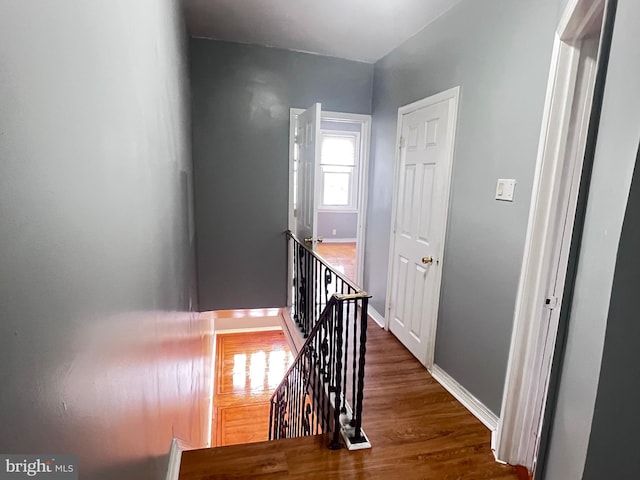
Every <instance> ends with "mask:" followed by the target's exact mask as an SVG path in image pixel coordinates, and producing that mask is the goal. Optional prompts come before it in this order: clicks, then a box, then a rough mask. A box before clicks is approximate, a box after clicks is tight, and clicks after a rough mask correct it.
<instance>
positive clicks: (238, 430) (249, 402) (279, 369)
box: [211, 331, 293, 446]
mask: <svg viewBox="0 0 640 480" xmlns="http://www.w3.org/2000/svg"><path fill="white" fill-rule="evenodd" d="M216 342H217V343H216V381H215V392H214V399H213V415H214V416H213V428H212V431H213V435H212V437H213V438H212V442H211V444H212V445H214V446H225V445H236V444H242V443H251V442H260V441H264V440H267V438H268V436H267V434H268V429H269V399H270V398H271V394H272V393H273V391H274V389H275V388H276V387H277V386H278V384H279V383H280V382H281V381H282V378H283V376H284V374H285V372H286V370H287V369H288V368H289V365H290V364H291V361H292V360H293V356H292V354H291V351H290V350H289V346H288V344H287V340H286V338H285V336H284V334H283V333H282V331H264V332H249V333H229V334H223V335H218V336H217V338H216Z"/></svg>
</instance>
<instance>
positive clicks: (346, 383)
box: [269, 232, 371, 450]
mask: <svg viewBox="0 0 640 480" xmlns="http://www.w3.org/2000/svg"><path fill="white" fill-rule="evenodd" d="M287 238H288V241H289V247H290V258H291V260H292V262H291V273H292V280H293V281H292V295H291V298H292V302H291V304H292V305H291V318H292V319H293V321H294V322H295V325H296V328H297V331H298V332H299V333H298V335H300V337H302V338H306V341H305V342H304V344H303V345H302V347H301V348H300V350H299V352H298V356H297V357H296V359H295V361H294V363H293V365H292V366H291V368H290V369H289V371H288V372H287V373H286V375H285V378H284V379H283V381H282V383H281V384H280V385H279V386H278V387H277V389H276V391H275V392H274V394H273V396H272V398H271V412H270V421H269V439H270V440H276V439H282V438H294V437H303V436H311V435H318V434H326V433H329V432H330V433H331V440H330V442H329V443H328V447H329V448H330V449H332V450H337V449H340V448H342V446H343V443H342V442H343V441H344V444H345V445H346V446H347V447H348V448H349V449H350V450H355V449H362V448H370V447H371V445H370V444H369V441H368V440H367V438H366V435H365V434H364V432H363V431H362V401H363V393H364V373H365V355H366V341H367V307H368V302H369V298H370V296H369V295H368V294H367V293H366V292H364V291H362V290H361V289H360V288H359V287H357V286H356V285H355V284H353V283H352V282H351V281H350V280H348V279H347V278H345V277H344V276H343V275H341V274H340V273H339V272H336V271H335V270H334V269H332V267H331V266H330V265H329V264H328V263H327V262H326V261H325V260H324V259H322V258H321V257H320V256H319V255H318V254H317V253H315V252H313V251H312V250H310V249H309V248H307V246H306V245H305V244H304V243H302V242H300V240H298V239H297V238H296V237H295V235H293V234H292V233H291V232H287ZM294 343H295V342H294Z"/></svg>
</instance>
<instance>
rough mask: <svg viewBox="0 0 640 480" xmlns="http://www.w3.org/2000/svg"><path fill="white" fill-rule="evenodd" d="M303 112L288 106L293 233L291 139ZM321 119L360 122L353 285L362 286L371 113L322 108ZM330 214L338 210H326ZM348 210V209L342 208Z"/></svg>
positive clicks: (291, 199)
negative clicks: (358, 195) (296, 121)
mask: <svg viewBox="0 0 640 480" xmlns="http://www.w3.org/2000/svg"><path fill="white" fill-rule="evenodd" d="M302 112H304V109H302V108H290V109H289V207H288V208H289V230H291V231H292V232H294V233H295V218H294V216H293V150H294V140H295V138H294V137H295V119H296V116H298V115H300V114H301V113H302ZM320 118H321V120H322V121H327V122H343V123H360V166H359V168H360V174H359V175H358V178H359V182H360V183H359V185H358V192H359V194H360V197H359V198H358V209H357V210H356V211H357V212H358V213H359V215H358V229H357V232H358V233H357V239H356V244H357V247H356V278H355V279H354V281H355V283H356V284H357V285H362V281H363V279H364V250H365V231H366V220H367V203H368V202H367V200H368V194H369V157H370V152H371V115H365V114H360V113H343V112H330V111H322V112H321V116H320ZM330 211H331V212H333V213H338V212H341V211H340V210H330ZM344 212H345V213H348V211H344Z"/></svg>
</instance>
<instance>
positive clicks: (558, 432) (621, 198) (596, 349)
mask: <svg viewBox="0 0 640 480" xmlns="http://www.w3.org/2000/svg"><path fill="white" fill-rule="evenodd" d="M638 22H640V3H638V2H636V1H634V0H619V3H618V12H617V15H616V20H615V27H614V32H613V40H612V45H611V57H610V59H609V71H608V74H607V83H606V88H605V95H604V103H603V106H602V117H601V120H600V131H599V134H598V142H597V147H596V155H595V159H594V167H593V178H592V180H591V188H590V191H589V200H588V205H587V213H586V219H585V226H584V234H583V238H582V244H581V250H580V260H579V265H578V272H577V278H576V284H575V293H574V300H573V305H572V307H571V316H570V319H569V331H568V337H567V346H566V352H565V358H564V364H563V369H562V373H561V379H560V386H559V390H558V400H557V410H556V414H555V421H554V424H553V429H552V432H551V441H550V445H549V457H548V460H547V467H546V478H548V479H550V480H555V479H574V478H575V479H577V478H582V474H583V469H584V464H585V457H586V454H587V447H588V443H589V433H590V432H591V425H592V419H593V412H594V406H595V402H596V392H597V391H598V378H599V377H601V380H600V382H601V383H602V384H603V386H602V388H601V391H600V392H598V395H599V396H600V397H601V398H602V402H603V404H602V405H603V407H602V408H603V412H602V415H603V417H602V418H606V417H607V416H608V415H610V414H611V411H610V410H609V409H610V408H611V404H610V403H609V402H610V398H611V397H610V395H611V394H612V392H611V389H617V390H616V391H617V393H616V395H620V398H619V402H620V403H619V406H620V412H621V413H622V412H625V411H628V410H625V409H626V408H628V403H627V402H628V400H629V399H625V398H624V395H625V394H627V393H631V392H632V391H633V389H634V388H637V383H635V384H634V383H633V382H634V381H635V379H636V378H637V373H636V372H637V368H635V367H636V366H637V363H638V362H637V358H636V359H634V360H633V362H634V363H633V365H626V366H625V367H624V368H626V369H627V370H624V369H623V370H621V371H619V372H618V376H617V377H616V378H621V379H623V381H624V382H629V381H631V382H632V383H631V384H630V385H628V386H627V387H625V388H628V390H627V391H621V390H619V389H620V388H621V386H620V385H614V384H612V383H611V381H610V380H611V378H610V375H615V374H614V373H613V371H612V369H611V367H612V366H614V365H619V364H618V363H617V362H618V361H619V358H620V357H618V356H616V354H615V353H614V352H612V351H611V349H615V348H616V346H619V347H620V348H621V351H620V352H618V355H628V353H629V348H630V347H629V344H627V343H621V344H618V342H620V338H619V336H620V330H619V329H620V328H626V329H628V338H627V339H626V342H633V341H634V340H636V339H637V335H636V333H637V332H636V330H634V329H633V326H632V325H631V324H625V319H627V318H631V317H627V316H623V315H622V314H621V312H620V308H621V307H620V305H621V304H627V305H628V308H629V314H633V313H635V316H634V317H633V318H634V319H637V311H635V310H634V309H633V308H634V307H635V303H634V302H630V299H629V297H628V296H627V295H628V294H627V293H626V292H625V290H624V286H623V285H622V284H621V283H620V281H621V280H619V281H618V283H617V284H616V285H615V290H614V293H613V295H614V298H613V299H612V300H616V299H617V302H619V303H612V304H611V311H610V305H609V303H610V297H611V291H612V290H611V289H612V284H613V282H614V270H615V268H616V255H618V265H620V267H619V271H620V273H619V277H618V273H616V276H617V277H618V278H619V279H622V278H625V277H626V276H628V275H630V273H629V272H630V271H633V269H634V268H635V267H636V266H637V264H636V263H633V261H632V257H633V255H632V252H631V251H630V250H629V247H628V245H627V246H626V247H625V248H624V249H623V250H621V251H620V252H619V254H618V245H619V241H620V232H621V229H622V223H623V219H624V214H625V207H626V205H627V199H628V194H629V186H630V184H631V178H632V175H633V169H634V165H635V161H636V152H637V148H638V137H639V133H640V97H639V96H638V95H635V94H630V92H636V91H637V89H638V84H639V82H640V62H639V61H638V59H640V44H639V43H638V42H637V25H638ZM632 215H635V216H636V217H637V203H636V201H635V200H634V202H632V204H630V205H629V207H628V213H627V216H628V218H629V225H630V226H629V229H630V232H629V237H628V238H629V239H631V238H633V235H634V233H633V229H634V228H635V227H634V224H633V223H631V222H633V220H631V216H632ZM629 239H627V242H628V241H629ZM623 246H624V245H623ZM626 262H630V264H629V269H630V270H626V269H625V268H624V267H623V265H624V263H626ZM637 284H638V282H637V275H636V280H635V281H634V286H635V287H636V292H637ZM628 302H630V303H628ZM609 312H610V313H609ZM607 317H609V321H611V322H613V323H612V329H613V330H612V332H611V334H610V335H611V346H609V339H607V346H606V347H605V349H606V350H607V351H608V352H609V354H608V355H609V359H608V361H607V364H608V367H607V369H606V370H603V372H602V374H601V375H600V365H601V360H602V352H603V345H604V342H605V329H606V328H607ZM633 348H636V351H637V345H636V346H635V347H633ZM605 366H606V365H605ZM629 369H632V370H629ZM625 371H633V372H634V373H633V375H632V376H628V375H625V374H624V372H625ZM605 377H606V380H605ZM634 415H636V416H637V413H635V414H634ZM610 418H611V419H612V420H613V423H612V424H611V425H609V426H608V428H609V429H610V430H609V432H610V433H609V435H611V436H607V437H606V438H609V439H611V442H612V447H613V446H615V447H616V448H622V449H623V450H621V451H620V453H622V452H623V451H625V450H624V449H625V448H627V446H624V445H623V442H624V439H625V438H626V437H624V436H623V437H620V436H617V435H615V433H618V432H622V427H621V426H620V425H619V423H617V422H618V421H619V418H618V417H613V416H612V417H610ZM633 420H635V417H634V418H633V419H632V418H629V419H628V421H629V422H631V421H633ZM625 421H626V420H625ZM594 428H595V424H594ZM624 428H628V426H627V427H624ZM602 434H604V432H603V426H602V424H600V425H599V427H598V430H594V432H593V434H592V440H594V435H602ZM628 435H630V436H629V437H628V438H629V441H630V442H633V445H635V446H637V440H635V438H634V437H632V436H631V434H630V433H629V434H628ZM601 441H602V439H599V440H597V441H596V440H594V444H593V447H590V450H589V454H590V455H591V454H593V455H594V456H595V459H602V458H604V457H606V456H607V455H608V453H610V451H608V450H606V449H604V447H603V445H602V443H601ZM634 458H637V457H635V456H634ZM606 465H607V466H609V467H611V468H612V469H613V468H614V465H613V461H611V462H609V461H608V462H607V464H606ZM624 465H628V464H627V463H625V464H623V466H624ZM590 467H591V468H592V469H593V470H591V471H589V472H585V478H633V477H634V476H633V475H631V476H627V475H623V476H616V475H615V474H614V470H611V474H607V475H605V476H600V477H597V476H594V475H593V473H594V472H597V471H599V470H598V469H597V467H596V466H595V464H594V463H592V462H591V461H590ZM603 467H604V465H603ZM615 468H617V467H615ZM587 474H588V475H587Z"/></svg>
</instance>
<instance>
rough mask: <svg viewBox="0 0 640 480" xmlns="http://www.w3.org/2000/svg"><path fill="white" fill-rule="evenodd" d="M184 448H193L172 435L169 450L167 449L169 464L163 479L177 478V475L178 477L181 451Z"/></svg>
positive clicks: (175, 479) (176, 479) (171, 479)
mask: <svg viewBox="0 0 640 480" xmlns="http://www.w3.org/2000/svg"><path fill="white" fill-rule="evenodd" d="M186 450H193V448H191V447H190V446H189V445H188V444H187V443H185V442H184V441H182V440H180V439H179V438H175V437H174V438H173V440H172V441H171V450H169V466H168V467H167V476H166V477H165V480H178V477H180V464H181V462H182V452H184V451H186Z"/></svg>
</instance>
